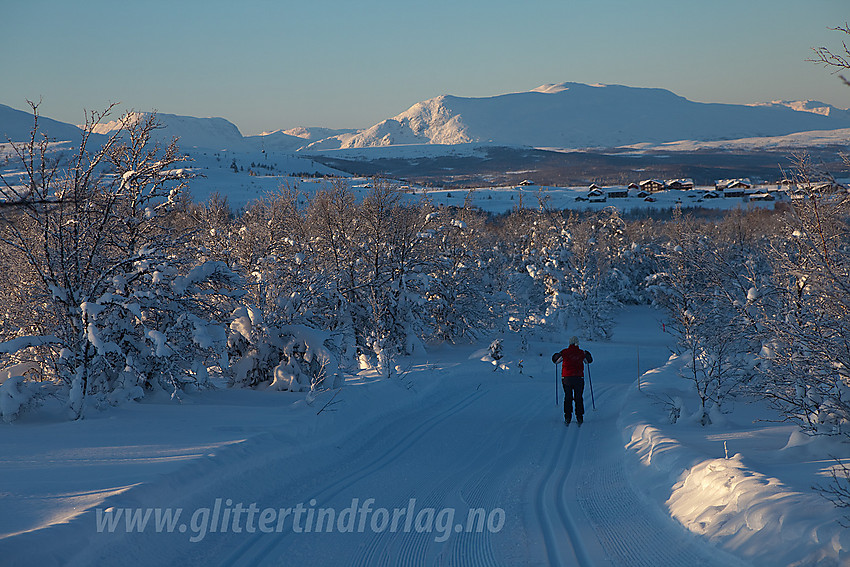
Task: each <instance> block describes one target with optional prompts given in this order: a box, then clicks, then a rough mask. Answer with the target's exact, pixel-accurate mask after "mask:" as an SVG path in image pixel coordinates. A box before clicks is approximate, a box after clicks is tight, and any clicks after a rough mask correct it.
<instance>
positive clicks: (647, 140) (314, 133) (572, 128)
mask: <svg viewBox="0 0 850 567" xmlns="http://www.w3.org/2000/svg"><path fill="white" fill-rule="evenodd" d="M137 114H138V116H142V115H144V114H146V113H137ZM157 117H158V119H159V121H160V123H161V124H162V126H163V128H162V129H160V130H157V134H156V135H157V139H158V140H159V141H164V142H168V141H170V140H171V139H172V138H174V137H178V138H179V140H180V142H179V143H180V146H181V147H182V148H184V149H186V150H188V149H190V148H196V149H200V148H203V149H212V150H215V151H218V150H224V149H227V150H232V151H254V150H262V151H266V150H271V151H278V152H296V151H302V152H306V153H311V152H319V153H321V152H324V151H327V150H340V149H356V148H361V149H368V148H377V147H382V148H388V147H394V146H411V145H424V146H433V147H435V149H437V146H456V145H460V144H484V145H501V146H511V147H540V148H544V147H545V148H561V149H589V148H612V147H623V146H633V145H635V144H656V145H657V144H665V143H671V142H679V141H683V140H697V141H703V142H716V141H722V140H737V139H750V138H768V137H787V136H789V135H793V134H799V133H801V132H812V131H835V130H839V129H843V128H850V110H844V109H839V108H836V107H834V106H831V105H828V104H825V103H822V102H818V101H811V100H808V101H779V100H776V101H771V102H764V103H753V104H749V105H741V104H721V103H704V102H694V101H691V100H689V99H686V98H684V97H682V96H679V95H677V94H675V93H673V92H671V91H669V90H665V89H660V88H648V87H629V86H623V85H603V84H593V85H588V84H583V83H572V82H563V83H548V84H544V85H541V86H539V87H537V88H535V89H532V90H530V91H523V92H515V93H507V94H501V95H495V96H489V97H460V96H455V95H448V94H446V95H440V96H437V97H433V98H430V99H427V100H423V101H420V102H417V103H415V104H413V105H412V106H410V107H409V108H408V109H407V110H405V111H404V112H402V113H399V114H397V115H396V116H393V117H390V118H387V119H385V120H382V121H380V122H378V123H377V124H374V125H372V126H370V127H368V128H364V129H361V130H348V129H339V130H335V129H330V128H320V127H295V128H290V129H286V130H284V129H281V130H274V131H271V132H264V133H263V134H260V135H253V136H243V135H242V133H241V132H240V131H239V129H238V127H237V126H236V125H235V124H233V123H232V122H230V121H228V120H226V119H225V118H219V117H213V118H197V117H191V116H181V115H175V114H167V113H157ZM117 125H118V122H117V121H113V122H109V123H106V124H101V125H99V127H98V128H97V130H96V132H97V133H100V134H106V133H108V132H110V131H112V130H114V129H115V128H116V127H117ZM31 128H32V116H31V114H30V113H28V112H24V111H19V110H15V109H13V108H11V107H8V106H5V105H0V140H3V139H6V138H11V139H13V140H16V141H17V140H23V139H26V138H28V137H29V133H30V130H31ZM40 131H42V132H44V133H46V134H47V135H49V136H50V137H51V138H54V139H57V140H58V139H77V138H78V137H79V135H80V130H79V128H78V127H77V126H73V125H70V124H64V123H61V122H58V121H53V120H50V119H47V118H43V117H42V118H40ZM794 139H800V140H803V139H804V137H800V136H798V137H796V138H794ZM802 143H804V142H802Z"/></svg>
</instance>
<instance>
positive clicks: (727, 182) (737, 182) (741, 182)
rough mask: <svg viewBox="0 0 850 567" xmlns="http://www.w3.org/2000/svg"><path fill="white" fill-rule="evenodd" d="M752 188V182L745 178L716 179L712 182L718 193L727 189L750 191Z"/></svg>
mask: <svg viewBox="0 0 850 567" xmlns="http://www.w3.org/2000/svg"><path fill="white" fill-rule="evenodd" d="M752 187H753V184H752V182H751V181H750V180H749V179H747V178H742V179H718V180H717V181H715V182H714V188H715V189H717V190H718V191H726V190H727V189H751V188H752Z"/></svg>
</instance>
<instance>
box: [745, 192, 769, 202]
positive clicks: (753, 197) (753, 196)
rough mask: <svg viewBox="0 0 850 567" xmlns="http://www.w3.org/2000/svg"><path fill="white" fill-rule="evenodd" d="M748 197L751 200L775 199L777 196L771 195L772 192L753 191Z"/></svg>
mask: <svg viewBox="0 0 850 567" xmlns="http://www.w3.org/2000/svg"><path fill="white" fill-rule="evenodd" d="M747 198H748V199H749V200H750V201H775V200H776V197H774V196H773V195H771V194H770V193H752V194H751V195H748V196H747Z"/></svg>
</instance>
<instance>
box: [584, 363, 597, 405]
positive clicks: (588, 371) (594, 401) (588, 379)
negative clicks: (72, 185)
mask: <svg viewBox="0 0 850 567" xmlns="http://www.w3.org/2000/svg"><path fill="white" fill-rule="evenodd" d="M585 364H587V363H585ZM587 383H588V384H590V403H591V404H592V405H593V411H596V400H595V399H593V380H592V379H591V378H590V365H589V364H587Z"/></svg>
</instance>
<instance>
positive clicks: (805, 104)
mask: <svg viewBox="0 0 850 567" xmlns="http://www.w3.org/2000/svg"><path fill="white" fill-rule="evenodd" d="M750 106H767V107H772V108H777V107H783V106H784V107H786V108H790V109H792V110H796V111H798V112H811V113H813V114H820V115H821V116H830V117H832V118H841V119H850V110H846V109H843V108H837V107H835V106H832V105H831V104H827V103H825V102H820V101H817V100H774V101H771V102H757V103H755V104H752V105H750Z"/></svg>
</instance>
